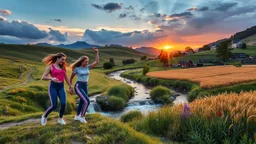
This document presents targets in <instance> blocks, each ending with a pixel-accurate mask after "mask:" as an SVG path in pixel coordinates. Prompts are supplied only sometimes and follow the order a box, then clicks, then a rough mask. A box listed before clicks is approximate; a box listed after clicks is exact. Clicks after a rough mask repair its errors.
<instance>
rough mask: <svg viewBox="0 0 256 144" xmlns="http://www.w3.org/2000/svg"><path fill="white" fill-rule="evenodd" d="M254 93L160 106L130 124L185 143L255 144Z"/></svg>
mask: <svg viewBox="0 0 256 144" xmlns="http://www.w3.org/2000/svg"><path fill="white" fill-rule="evenodd" d="M255 95H256V91H253V92H241V93H240V94H236V93H231V94H228V93H223V94H220V95H218V96H216V97H209V98H204V99H198V100H195V101H194V102H192V103H190V104H189V105H177V106H173V107H164V108H162V109H160V110H159V111H158V112H153V113H150V114H149V115H148V116H147V117H146V118H145V119H144V120H142V121H139V122H137V123H135V124H134V127H135V128H136V129H137V130H139V131H142V132H145V133H148V134H153V135H158V136H163V137H166V138H169V139H171V140H179V141H185V142H188V143H209V144H210V143H224V142H228V143H232V144H236V143H253V142H256V137H255V135H256V97H255Z"/></svg>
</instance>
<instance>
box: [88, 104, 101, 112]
mask: <svg viewBox="0 0 256 144" xmlns="http://www.w3.org/2000/svg"><path fill="white" fill-rule="evenodd" d="M87 112H88V113H96V112H102V110H101V107H100V105H99V104H98V103H97V102H91V103H90V105H89V107H88V109H87Z"/></svg>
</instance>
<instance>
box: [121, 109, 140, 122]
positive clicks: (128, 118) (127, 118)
mask: <svg viewBox="0 0 256 144" xmlns="http://www.w3.org/2000/svg"><path fill="white" fill-rule="evenodd" d="M142 117H143V115H142V113H141V112H140V111H130V112H128V113H127V114H125V115H123V116H121V121H122V122H131V121H132V120H134V119H141V118H142Z"/></svg>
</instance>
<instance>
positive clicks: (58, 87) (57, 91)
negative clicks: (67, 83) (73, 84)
mask: <svg viewBox="0 0 256 144" xmlns="http://www.w3.org/2000/svg"><path fill="white" fill-rule="evenodd" d="M48 94H49V97H50V101H51V106H50V107H49V108H48V109H47V110H46V111H45V113H44V117H45V118H46V117H47V116H48V115H49V114H50V113H51V112H52V111H53V110H55V109H56V108H57V104H58V99H57V96H58V97H59V99H60V105H61V107H60V115H59V116H60V118H62V117H63V114H64V112H65V109H66V92H65V89H64V83H55V82H53V81H51V82H50V84H49V87H48Z"/></svg>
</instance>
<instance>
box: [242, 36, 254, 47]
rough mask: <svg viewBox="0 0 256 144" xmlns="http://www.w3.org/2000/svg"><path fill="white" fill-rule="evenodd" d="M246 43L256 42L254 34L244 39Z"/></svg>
mask: <svg viewBox="0 0 256 144" xmlns="http://www.w3.org/2000/svg"><path fill="white" fill-rule="evenodd" d="M244 42H245V43H246V44H247V45H254V44H255V43H256V35H253V36H250V37H248V38H246V39H245V40H244Z"/></svg>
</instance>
